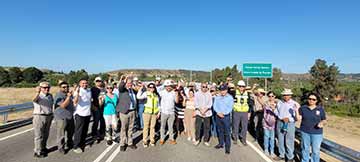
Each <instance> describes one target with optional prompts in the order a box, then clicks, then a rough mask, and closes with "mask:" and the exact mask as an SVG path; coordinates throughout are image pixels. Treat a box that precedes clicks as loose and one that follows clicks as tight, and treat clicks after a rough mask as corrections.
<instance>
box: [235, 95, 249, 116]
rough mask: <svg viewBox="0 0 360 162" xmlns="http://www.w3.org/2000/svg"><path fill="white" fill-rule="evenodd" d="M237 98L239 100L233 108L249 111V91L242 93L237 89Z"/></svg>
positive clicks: (239, 110)
mask: <svg viewBox="0 0 360 162" xmlns="http://www.w3.org/2000/svg"><path fill="white" fill-rule="evenodd" d="M235 98H236V99H237V101H236V102H235V103H234V108H233V110H234V111H236V112H248V111H249V104H248V100H249V94H248V92H244V93H243V94H241V93H240V91H239V90H236V95H235Z"/></svg>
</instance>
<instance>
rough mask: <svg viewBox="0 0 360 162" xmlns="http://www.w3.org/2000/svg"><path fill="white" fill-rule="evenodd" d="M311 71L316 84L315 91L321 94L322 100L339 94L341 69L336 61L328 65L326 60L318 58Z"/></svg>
mask: <svg viewBox="0 0 360 162" xmlns="http://www.w3.org/2000/svg"><path fill="white" fill-rule="evenodd" d="M309 72H310V74H311V76H312V80H311V83H312V84H313V85H314V90H313V91H314V92H316V93H318V94H319V96H320V99H321V101H324V100H325V99H331V98H333V97H334V96H335V95H336V94H337V92H338V90H337V76H338V75H339V70H338V67H337V66H335V63H333V64H332V65H330V66H328V65H327V64H326V61H325V60H321V59H317V60H316V61H315V64H314V65H313V66H312V67H311V69H310V71H309Z"/></svg>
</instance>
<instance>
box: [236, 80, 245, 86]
mask: <svg viewBox="0 0 360 162" xmlns="http://www.w3.org/2000/svg"><path fill="white" fill-rule="evenodd" d="M237 85H238V86H243V87H245V86H246V85H245V82H244V81H243V80H239V81H238V83H237Z"/></svg>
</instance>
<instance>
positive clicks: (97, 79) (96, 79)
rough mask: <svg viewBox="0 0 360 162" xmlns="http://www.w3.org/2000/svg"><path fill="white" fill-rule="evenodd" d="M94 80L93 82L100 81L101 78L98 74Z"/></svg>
mask: <svg viewBox="0 0 360 162" xmlns="http://www.w3.org/2000/svg"><path fill="white" fill-rule="evenodd" d="M94 81H95V82H96V81H102V79H101V77H99V76H98V77H96V78H95V80H94Z"/></svg>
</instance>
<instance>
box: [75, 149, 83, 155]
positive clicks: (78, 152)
mask: <svg viewBox="0 0 360 162" xmlns="http://www.w3.org/2000/svg"><path fill="white" fill-rule="evenodd" d="M74 152H75V153H77V154H80V153H82V150H81V148H77V149H74Z"/></svg>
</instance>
